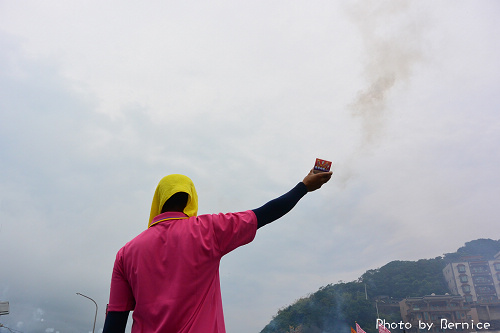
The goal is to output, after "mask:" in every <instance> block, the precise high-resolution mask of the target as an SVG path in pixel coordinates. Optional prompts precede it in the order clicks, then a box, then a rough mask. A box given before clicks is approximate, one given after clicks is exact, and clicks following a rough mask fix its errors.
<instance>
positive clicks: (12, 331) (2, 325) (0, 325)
mask: <svg viewBox="0 0 500 333" xmlns="http://www.w3.org/2000/svg"><path fill="white" fill-rule="evenodd" d="M0 328H6V329H8V330H9V331H10V332H11V333H14V332H17V333H23V332H21V331H18V330H15V329H12V328H9V327H7V326H5V325H4V324H2V323H0Z"/></svg>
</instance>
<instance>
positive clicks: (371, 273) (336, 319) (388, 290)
mask: <svg viewBox="0 0 500 333" xmlns="http://www.w3.org/2000/svg"><path fill="white" fill-rule="evenodd" d="M499 251H500V240H496V241H495V240H491V239H477V240H473V241H470V242H467V243H465V246H463V247H461V248H459V249H458V250H457V251H456V252H454V253H446V254H444V255H443V256H439V257H436V258H434V259H420V260H418V261H392V262H390V263H388V264H386V265H385V266H383V267H380V268H377V269H371V270H368V271H366V272H365V273H364V274H363V275H361V277H360V278H359V279H358V280H356V281H352V282H339V283H336V284H329V285H327V286H324V287H321V288H320V289H319V290H318V291H316V292H314V293H312V294H310V295H308V296H307V297H303V298H301V299H299V300H297V301H296V302H295V303H294V304H292V305H289V306H287V307H284V308H282V309H280V310H279V311H278V313H277V314H276V315H275V316H274V317H273V319H272V320H271V322H270V323H269V324H268V325H267V326H266V327H265V328H264V329H263V330H262V331H261V333H292V332H293V333H333V332H335V333H350V327H351V326H353V325H354V322H355V321H356V322H357V323H358V324H359V325H360V326H361V327H363V329H364V330H365V331H366V332H367V333H375V332H376V329H375V323H376V318H377V308H378V310H379V315H380V317H381V318H384V319H385V320H386V321H389V322H399V321H400V320H401V316H400V314H399V307H397V306H394V305H395V304H396V302H397V301H398V300H401V299H403V298H407V297H417V296H425V295H430V294H432V293H434V294H436V295H444V294H445V293H449V290H448V287H447V285H446V282H445V281H444V276H443V268H444V267H445V266H446V265H447V264H448V263H450V262H453V261H460V260H461V258H462V257H464V256H481V257H483V258H484V259H488V260H490V259H493V256H494V255H495V254H496V253H498V252H499ZM365 288H366V289H365ZM365 290H366V293H365ZM366 296H368V299H366V298H367V297H366ZM375 299H378V300H379V301H380V303H377V305H378V306H377V307H376V306H375ZM391 301H393V303H394V304H393V306H392V307H391V306H390V305H389V306H384V305H387V303H391Z"/></svg>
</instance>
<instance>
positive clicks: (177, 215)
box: [149, 212, 189, 227]
mask: <svg viewBox="0 0 500 333" xmlns="http://www.w3.org/2000/svg"><path fill="white" fill-rule="evenodd" d="M187 218H189V216H187V215H186V214H184V213H183V212H165V213H162V214H160V215H156V216H155V217H154V218H153V221H151V224H150V225H149V226H150V227H152V226H153V225H154V224H157V223H160V222H163V221H167V220H180V219H187Z"/></svg>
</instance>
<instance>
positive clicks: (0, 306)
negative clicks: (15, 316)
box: [0, 301, 9, 316]
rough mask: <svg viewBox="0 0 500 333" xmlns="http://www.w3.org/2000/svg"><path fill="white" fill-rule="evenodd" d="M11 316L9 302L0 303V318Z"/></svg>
mask: <svg viewBox="0 0 500 333" xmlns="http://www.w3.org/2000/svg"><path fill="white" fill-rule="evenodd" d="M8 314H9V302H1V301H0V316H2V315H8Z"/></svg>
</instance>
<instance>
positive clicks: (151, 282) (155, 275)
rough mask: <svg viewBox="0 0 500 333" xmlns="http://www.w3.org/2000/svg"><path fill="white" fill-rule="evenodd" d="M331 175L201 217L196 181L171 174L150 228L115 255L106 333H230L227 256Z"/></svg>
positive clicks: (153, 209)
mask: <svg viewBox="0 0 500 333" xmlns="http://www.w3.org/2000/svg"><path fill="white" fill-rule="evenodd" d="M331 176H332V172H319V173H316V171H313V170H311V171H310V172H309V174H308V175H307V176H306V177H305V178H304V179H303V181H302V182H299V183H298V184H297V185H296V186H295V187H294V188H292V189H291V190H290V191H289V192H287V193H286V194H284V195H282V196H280V197H278V198H276V199H273V200H271V201H269V202H268V203H266V204H265V205H263V206H261V207H259V208H257V209H253V210H247V211H243V212H237V213H227V214H222V213H219V214H205V215H199V216H198V215H197V212H198V196H197V194H196V189H195V187H194V184H193V182H192V181H191V179H189V178H188V177H186V176H183V175H178V174H174V175H169V176H166V177H164V178H163V179H162V180H161V181H160V182H159V184H158V186H157V188H156V191H155V194H154V197H153V203H152V206H151V214H150V219H149V223H148V228H147V229H146V230H145V231H144V232H142V233H141V234H139V235H138V236H137V237H135V238H134V239H133V240H131V241H130V242H128V243H127V244H125V246H123V247H122V248H121V249H120V250H119V251H118V254H117V255H116V259H115V263H114V267H113V272H112V277H111V290H110V297H109V304H108V309H107V315H106V320H105V323H104V329H103V333H124V332H125V328H126V325H127V320H128V317H129V312H130V311H133V315H132V319H133V322H132V333H139V332H141V333H225V326H224V316H223V311H222V298H221V289H220V279H219V263H220V260H221V258H222V257H223V256H224V255H225V254H227V253H229V252H231V251H232V250H234V249H236V248H238V247H240V246H242V245H245V244H247V243H250V242H251V241H252V240H253V239H254V237H255V235H256V232H257V229H259V228H261V227H263V226H264V225H266V224H268V223H271V222H273V221H275V220H277V219H279V218H280V217H282V216H283V215H285V214H286V213H288V212H289V211H290V210H291V209H292V208H293V207H294V206H295V205H296V204H297V202H298V201H299V200H300V199H301V198H302V197H303V196H305V195H306V194H307V193H308V192H312V191H315V190H317V189H319V188H321V186H322V185H323V184H325V183H326V182H328V181H329V180H330V178H331Z"/></svg>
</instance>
